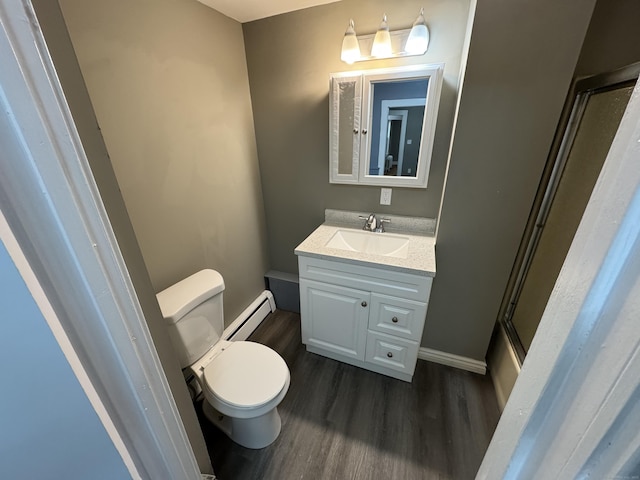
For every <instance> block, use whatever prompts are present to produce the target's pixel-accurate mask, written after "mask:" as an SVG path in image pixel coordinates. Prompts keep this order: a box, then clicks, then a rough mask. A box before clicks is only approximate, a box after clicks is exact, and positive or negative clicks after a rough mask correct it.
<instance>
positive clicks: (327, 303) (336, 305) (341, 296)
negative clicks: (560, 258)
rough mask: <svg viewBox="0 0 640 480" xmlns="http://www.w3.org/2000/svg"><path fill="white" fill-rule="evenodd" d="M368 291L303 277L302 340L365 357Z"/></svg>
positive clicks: (348, 354)
mask: <svg viewBox="0 0 640 480" xmlns="http://www.w3.org/2000/svg"><path fill="white" fill-rule="evenodd" d="M369 297H370V295H369V293H368V292H364V291H362V290H354V289H352V288H346V287H338V286H334V285H329V284H326V283H321V282H314V281H313V280H306V279H304V278H301V279H300V306H301V318H302V343H304V344H306V345H310V346H314V347H317V348H321V349H323V350H328V351H331V352H334V353H337V354H340V355H343V356H346V357H350V358H353V359H357V360H364V353H365V348H366V345H367V338H366V334H367V322H368V318H369V301H370V299H369Z"/></svg>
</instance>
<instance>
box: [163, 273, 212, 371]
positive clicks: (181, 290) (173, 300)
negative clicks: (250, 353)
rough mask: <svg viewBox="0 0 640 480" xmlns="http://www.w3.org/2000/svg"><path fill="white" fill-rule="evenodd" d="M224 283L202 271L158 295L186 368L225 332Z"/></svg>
mask: <svg viewBox="0 0 640 480" xmlns="http://www.w3.org/2000/svg"><path fill="white" fill-rule="evenodd" d="M223 291H224V280H223V278H222V275H220V274H219V273H218V272H216V271H215V270H201V271H199V272H198V273H194V274H193V275H191V276H190V277H187V278H185V279H184V280H181V281H180V282H178V283H176V284H175V285H172V286H170V287H169V288H167V289H165V290H163V291H161V292H160V293H158V295H157V298H158V303H159V304H160V310H161V311H162V316H163V317H164V320H165V322H166V324H167V328H168V331H169V337H170V338H171V343H172V344H173V348H174V349H175V351H176V353H177V355H178V359H179V360H180V366H181V367H182V368H186V367H188V366H189V365H191V364H193V363H194V362H195V361H196V360H198V359H199V358H200V357H202V356H203V355H204V354H205V353H207V351H208V350H209V349H210V348H211V347H212V346H213V345H215V344H216V343H217V342H218V340H220V337H221V336H222V332H223V331H224V312H223V308H222V292H223Z"/></svg>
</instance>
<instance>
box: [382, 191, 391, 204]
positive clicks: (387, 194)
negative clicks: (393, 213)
mask: <svg viewBox="0 0 640 480" xmlns="http://www.w3.org/2000/svg"><path fill="white" fill-rule="evenodd" d="M380 205H391V189H390V188H381V189H380Z"/></svg>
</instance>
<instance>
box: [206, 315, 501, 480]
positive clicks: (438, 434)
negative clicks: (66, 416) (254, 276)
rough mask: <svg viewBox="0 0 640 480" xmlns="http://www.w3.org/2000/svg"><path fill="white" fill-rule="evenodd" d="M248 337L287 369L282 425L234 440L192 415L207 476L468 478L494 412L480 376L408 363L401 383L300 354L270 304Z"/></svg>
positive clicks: (486, 381) (292, 328)
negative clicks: (258, 439)
mask: <svg viewBox="0 0 640 480" xmlns="http://www.w3.org/2000/svg"><path fill="white" fill-rule="evenodd" d="M250 340H252V341H255V342H260V343H264V344H265V345H268V346H269V347H271V348H273V349H274V350H276V351H277V352H278V353H279V354H280V355H282V357H283V358H284V359H285V361H286V362H287V365H288V366H289V369H290V371H291V386H290V388H289V392H288V393H287V395H286V397H285V398H284V400H283V401H282V403H281V404H280V406H279V407H278V411H279V412H280V416H281V417H282V432H281V433H280V436H279V437H278V439H277V440H276V441H275V443H273V444H272V445H270V446H269V447H267V448H264V449H262V450H250V449H246V448H243V447H240V446H239V445H236V444H235V443H233V442H232V441H231V440H229V439H228V438H227V437H226V436H225V435H224V434H222V433H221V432H219V431H218V430H217V429H216V428H215V427H213V426H212V425H211V424H209V423H208V422H207V420H206V419H204V417H202V416H201V423H202V424H203V430H204V434H205V439H206V441H207V446H208V448H209V453H210V454H211V460H212V463H213V468H214V471H215V473H216V476H217V477H218V479H220V480H253V479H261V480H262V479H265V480H266V479H278V480H294V479H310V480H316V479H330V480H342V479H350V480H351V479H358V480H360V479H362V480H365V479H366V480H369V479H376V480H377V479H381V480H382V479H393V480H395V479H399V480H400V479H401V480H411V479H416V480H417V479H421V480H423V479H426V480H430V479H434V480H436V479H443V480H444V479H451V480H466V479H473V478H474V477H475V474H476V471H477V470H478V468H479V466H480V462H481V461H482V457H483V456H484V452H485V450H486V448H487V446H488V444H489V440H490V439H491V435H492V434H493V431H494V429H495V426H496V424H497V422H498V418H499V410H498V405H497V402H496V398H495V393H494V391H493V385H492V383H491V380H490V378H489V377H488V376H481V375H477V374H473V373H470V372H465V371H462V370H458V369H454V368H450V367H445V366H442V365H437V364H434V363H430V362H425V361H422V360H418V366H417V368H416V373H415V375H414V378H413V383H411V384H409V383H406V382H402V381H400V380H395V379H392V378H388V377H385V376H383V375H379V374H377V373H373V372H369V371H366V370H362V369H360V368H357V367H353V366H350V365H346V364H343V363H340V362H337V361H335V360H330V359H328V358H324V357H321V356H319V355H314V354H312V353H308V352H307V351H306V350H305V347H304V345H302V343H301V341H300V316H299V315H298V314H295V313H290V312H283V311H277V312H275V313H274V314H272V315H270V316H269V318H267V319H266V320H265V322H263V324H262V325H261V326H260V327H259V328H258V330H256V331H255V332H254V334H253V335H252V336H251V338H250Z"/></svg>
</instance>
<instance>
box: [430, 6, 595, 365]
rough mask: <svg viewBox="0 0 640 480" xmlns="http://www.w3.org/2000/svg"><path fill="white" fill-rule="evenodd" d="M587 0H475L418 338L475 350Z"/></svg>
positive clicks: (538, 166) (480, 349)
mask: <svg viewBox="0 0 640 480" xmlns="http://www.w3.org/2000/svg"><path fill="white" fill-rule="evenodd" d="M594 3H595V2H594V1H585V0H568V1H563V2H556V1H554V0H536V1H525V0H520V1H513V0H493V1H480V2H478V8H477V11H476V17H475V22H474V28H473V34H472V38H471V46H470V51H469V59H468V63H467V71H466V78H465V81H464V87H463V93H462V97H461V104H460V111H459V116H458V123H457V127H456V132H455V138H454V143H453V149H452V156H451V165H450V168H449V176H448V180H447V186H446V191H445V195H444V199H443V208H442V214H441V217H440V226H439V234H438V243H437V262H438V274H437V277H436V280H435V281H434V284H433V290H432V293H431V303H430V305H429V312H428V314H427V324H426V327H425V334H424V338H423V344H424V345H426V346H428V347H431V348H435V349H437V350H443V351H445V352H451V353H455V354H459V355H463V356H468V357H471V358H475V359H483V358H484V356H485V353H486V350H487V346H488V344H489V339H490V337H491V332H492V329H493V326H494V323H495V321H496V317H497V315H498V310H499V307H500V302H501V300H502V296H503V294H504V290H505V286H506V283H507V280H508V277H509V273H510V271H511V267H512V265H513V262H514V259H515V255H516V252H517V249H518V245H519V243H520V239H521V236H522V233H523V230H524V227H525V224H526V221H527V217H528V215H529V211H530V209H531V205H532V202H533V198H534V195H535V192H536V188H537V186H538V182H539V180H540V176H541V173H542V170H543V167H544V164H545V161H546V159H547V154H548V152H549V148H550V146H551V143H552V140H553V136H554V133H555V129H556V125H557V123H558V119H559V117H560V113H561V110H562V106H563V103H564V99H565V96H566V94H567V90H568V88H569V85H570V83H571V77H572V75H573V70H574V68H575V65H576V61H577V59H578V55H579V53H580V47H581V45H582V41H583V39H584V36H585V33H586V30H587V26H588V22H589V18H590V16H591V12H592V8H593V4H594Z"/></svg>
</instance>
